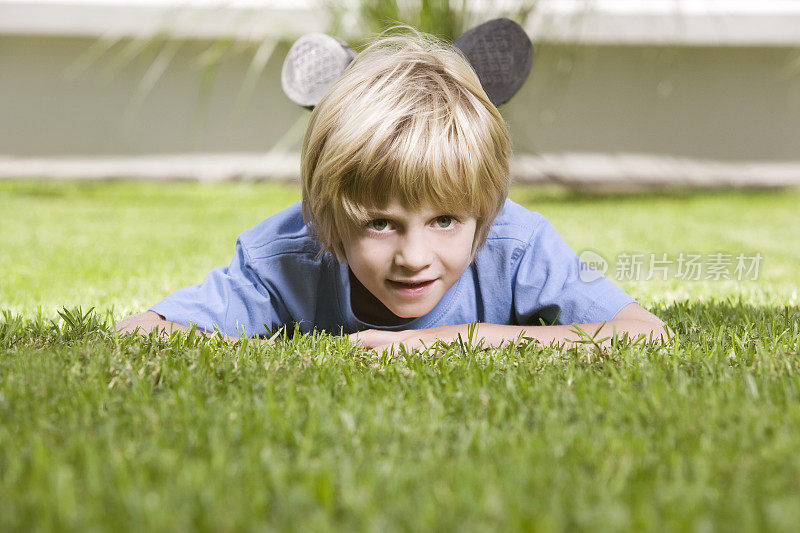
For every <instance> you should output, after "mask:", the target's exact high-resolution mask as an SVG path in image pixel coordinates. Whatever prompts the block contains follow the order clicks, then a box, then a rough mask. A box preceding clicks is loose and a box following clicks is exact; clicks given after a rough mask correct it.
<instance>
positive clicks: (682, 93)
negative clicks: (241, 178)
mask: <svg viewBox="0 0 800 533" xmlns="http://www.w3.org/2000/svg"><path fill="white" fill-rule="evenodd" d="M130 42H131V41H126V42H122V43H119V44H117V45H116V46H115V47H114V48H112V49H111V50H109V51H108V52H106V53H105V54H104V55H103V56H102V57H101V58H100V59H98V60H96V61H94V62H93V63H92V64H91V66H90V67H89V68H87V69H86V70H84V71H83V72H81V73H80V74H77V75H75V74H74V72H73V71H74V67H75V66H76V64H80V62H81V61H82V60H85V59H86V58H87V57H88V55H87V54H89V53H90V51H91V50H92V47H93V46H95V47H96V46H97V43H98V41H97V39H95V38H81V37H46V36H24V35H17V36H11V35H0V124H2V127H0V175H5V176H9V175H14V174H16V175H46V174H48V173H49V174H53V175H56V174H58V173H59V172H62V171H63V168H64V165H63V164H61V163H59V161H61V162H62V163H63V161H64V160H65V159H72V160H75V159H80V160H81V161H84V162H85V163H86V164H87V165H90V166H91V164H92V162H93V161H94V162H96V161H106V162H108V159H109V158H117V159H118V160H120V161H123V163H122V166H121V167H120V166H117V167H113V166H112V167H108V166H106V167H105V168H106V170H105V171H104V172H105V173H106V174H109V175H116V174H120V173H124V170H120V169H125V168H133V167H132V166H127V167H126V166H125V163H124V161H125V158H131V157H133V158H141V157H144V158H151V159H150V160H151V162H152V163H153V164H152V165H151V166H150V167H149V168H150V171H149V172H151V173H154V174H155V175H154V176H151V177H158V176H157V174H158V173H159V170H158V169H159V168H163V169H164V174H165V175H172V176H173V177H174V172H173V173H172V174H170V173H171V172H172V171H170V170H169V168H168V167H169V164H164V165H161V166H160V167H159V164H158V159H157V157H158V156H159V155H165V154H167V155H175V154H190V155H191V154H195V155H196V156H202V155H205V156H214V157H220V158H222V159H224V160H225V161H227V166H225V165H222V166H221V167H220V169H223V170H220V172H221V174H225V173H226V172H228V173H233V174H236V173H237V172H239V173H241V172H242V171H241V168H246V169H249V170H246V171H244V173H245V174H248V175H253V176H263V175H269V174H270V168H271V166H270V165H271V163H270V162H269V161H271V160H269V158H267V159H264V157H263V156H264V154H265V152H267V151H268V150H269V149H270V147H272V146H273V145H274V144H275V143H276V142H278V141H279V139H281V137H282V136H283V135H284V134H285V133H286V132H287V130H289V129H290V128H291V127H292V125H293V124H297V121H298V120H301V121H302V120H303V119H304V117H305V116H306V115H307V113H306V112H305V111H304V110H301V109H297V108H296V107H294V106H293V105H292V104H291V103H290V102H289V101H288V100H287V99H286V98H285V97H284V96H283V94H282V92H281V90H280V81H279V80H280V76H279V74H280V66H281V62H282V59H283V56H284V55H285V53H286V47H285V46H282V47H281V46H279V47H278V48H277V49H276V50H275V52H274V53H273V55H272V57H271V58H270V60H269V62H268V63H267V65H266V68H265V69H264V71H263V73H262V74H261V76H260V77H259V78H258V79H257V83H256V84H255V86H254V91H253V96H252V98H250V99H249V100H247V101H246V102H245V103H244V105H243V106H242V107H241V109H238V110H237V106H236V102H237V98H240V93H241V91H242V87H243V80H244V79H245V77H246V72H247V69H248V66H249V64H250V61H251V59H252V56H253V53H254V51H255V45H252V44H251V45H244V44H240V45H235V46H234V47H232V48H231V49H230V50H229V51H228V52H227V53H226V55H225V56H224V58H223V60H222V61H221V63H220V65H219V70H218V71H217V72H216V74H215V75H214V76H213V81H212V83H211V85H210V92H209V93H208V95H207V96H208V97H207V100H205V101H204V100H203V99H202V98H201V97H200V92H201V87H202V80H203V76H204V71H203V69H202V68H201V67H200V66H199V63H200V62H201V60H202V58H203V54H204V52H205V51H207V50H208V49H209V46H210V44H211V41H197V40H195V41H180V42H177V41H173V46H174V47H175V48H176V52H175V55H174V58H173V59H172V61H171V62H170V63H169V66H168V67H167V68H166V69H165V71H164V75H163V76H162V77H160V78H159V79H158V80H157V82H156V83H155V85H154V86H153V88H152V91H150V92H149V93H148V94H147V95H146V97H144V98H143V99H142V100H141V102H140V103H139V104H138V105H137V104H136V95H137V90H141V89H142V87H144V86H146V82H143V79H146V76H147V71H148V67H150V66H151V65H153V64H154V60H153V54H152V53H150V54H149V55H148V53H144V54H142V55H141V57H138V58H135V59H134V60H133V61H131V62H130V63H129V64H127V65H123V66H122V68H118V70H115V62H118V61H119V60H120V59H121V58H123V57H124V53H125V52H124V49H125V46H126V43H127V44H130ZM798 58H800V50H799V49H792V48H787V47H763V48H758V47H730V46H729V47H688V46H660V47H657V46H633V45H632V46H618V45H617V46H612V45H608V46H598V45H586V46H577V45H555V44H545V45H540V46H538V47H537V52H536V56H535V58H534V67H533V71H532V74H531V77H530V79H529V80H528V82H527V84H526V86H525V87H524V88H523V90H522V91H521V92H520V93H519V94H518V95H517V96H516V97H515V99H514V100H512V102H510V103H509V104H508V105H507V106H505V107H504V108H503V109H502V111H503V113H504V115H505V116H506V118H507V119H508V121H509V124H510V126H511V129H512V137H513V141H514V145H515V150H516V153H517V154H518V155H519V156H520V157H519V158H518V161H519V162H524V163H525V164H518V165H517V166H516V167H515V168H517V172H518V173H519V174H524V175H525V176H527V177H532V178H537V177H538V178H541V177H542V176H543V175H544V174H552V173H556V174H563V175H564V176H565V179H573V178H574V179H576V180H582V179H583V180H589V181H591V180H593V179H599V180H602V179H603V176H606V177H608V176H618V177H619V179H620V180H622V181H624V180H625V179H634V180H636V179H644V180H645V181H647V176H648V175H650V174H648V172H650V171H648V170H647V168H646V167H647V166H648V165H651V166H652V165H655V166H659V165H660V167H661V169H660V170H658V169H656V170H655V171H654V172H655V173H656V174H658V173H659V172H661V178H659V179H657V180H655V181H659V180H662V181H663V180H668V179H671V178H669V176H670V172H672V174H674V175H675V177H677V178H680V176H681V175H684V174H687V173H689V174H691V173H692V172H700V173H702V172H703V170H702V169H703V168H705V169H706V171H708V168H712V170H713V169H716V170H713V171H712V174H713V173H714V172H716V174H717V175H718V177H719V178H720V179H722V180H723V181H725V180H726V179H728V180H729V181H731V182H737V183H738V182H742V180H743V179H744V180H745V181H747V180H751V181H752V180H753V179H758V176H763V177H765V178H764V179H765V182H769V180H770V179H771V180H772V181H773V182H775V181H776V180H777V181H778V182H780V181H781V180H783V181H784V182H789V183H800V150H799V148H800V66H798V65H800V59H798ZM156 61H158V60H156ZM792 65H794V66H792ZM204 102H205V103H204ZM296 129H297V128H296ZM296 138H297V136H295V139H296ZM297 147H298V144H297V142H289V143H288V144H287V146H285V147H283V148H286V149H288V151H289V152H291V153H294V152H296V150H297ZM119 158H122V159H119ZM153 158H155V159H153ZM237 158H239V159H237ZM248 158H249V159H248ZM254 158H255V159H254ZM190 159H191V158H190ZM202 161H206V160H205V159H197V160H196V164H200V165H203V164H205V163H202ZM237 161H240V162H242V161H249V163H241V164H240V165H239V167H237V164H239V163H237ZM254 161H255V163H254ZM291 161H292V160H291V158H290V162H289V163H287V164H284V174H285V170H286V168H289V169H291V168H293V167H292V165H293V163H292V162H291ZM671 161H677V162H678V163H680V164H678V165H677V166H676V165H672V166H670V165H669V163H670V162H671ZM47 162H51V163H52V164H50V165H49V166H48V165H47V164H45V163H47ZM741 163H745V165H741ZM59 165H60V166H59ZM248 165H249V166H248ZM604 165H605V168H604ZM637 165H638V166H637ZM664 165H667V167H669V168H670V169H672V170H670V171H668V172H666V174H664V172H665V171H664V169H665V168H667V167H665V166H664ZM681 165H683V166H681ZM704 165H705V166H704ZM709 165H711V167H709ZM726 165H727V166H726ZM737 165H738V166H737ZM754 165H755V166H754ZM759 165H761V166H759ZM59 168H61V169H62V170H59ZM109 168H111V170H108V169H109ZM114 168H116V170H114ZM181 168H182V169H183V170H181V172H180V173H183V174H187V175H186V176H183V177H191V174H192V172H193V171H192V170H191V169H192V168H193V167H192V165H191V164H190V165H188V166H185V165H184V166H183V167H181ZM236 168H240V170H239V171H237V170H236ZM598 168H599V169H600V170H599V171H598ZM748 168H749V169H750V170H749V171H748V170H747V169H748ZM754 168H757V169H759V170H758V171H753V169H754ZM15 169H16V170H15ZM231 169H233V170H231ZM698 169H700V170H698ZM726 169H727V170H726ZM737 169H738V170H737ZM73 170H74V167H73ZM95 170H96V169H95ZM173 170H174V169H173ZM78 172H80V170H78ZM737 172H739V174H740V175H739V176H738V177H736V176H733V174H736V173H737ZM741 172H744V174H741ZM62 173H63V172H62ZM102 173H103V172H101V174H102ZM770 173H772V174H774V175H772V176H771V177H770ZM86 174H87V175H90V174H92V170H91V169H89V170H87V171H86ZM130 174H136V172H135V171H131V172H130ZM651 174H652V173H651ZM726 175H731V176H729V178H726V177H725V176H726ZM742 176H744V178H743V177H742ZM219 177H225V176H224V175H220V176H219ZM745 178H746V179H745ZM737 180H738V181H737ZM612 181H613V180H612ZM700 181H701V182H702V180H700Z"/></svg>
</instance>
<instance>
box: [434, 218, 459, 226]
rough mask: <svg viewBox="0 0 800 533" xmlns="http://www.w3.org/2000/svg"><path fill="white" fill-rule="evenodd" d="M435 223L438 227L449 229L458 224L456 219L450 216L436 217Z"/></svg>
mask: <svg viewBox="0 0 800 533" xmlns="http://www.w3.org/2000/svg"><path fill="white" fill-rule="evenodd" d="M435 223H436V227H438V228H442V229H447V228H449V227H452V226H453V225H454V224H455V223H456V219H455V218H454V217H451V216H450V215H442V216H439V217H436V221H435Z"/></svg>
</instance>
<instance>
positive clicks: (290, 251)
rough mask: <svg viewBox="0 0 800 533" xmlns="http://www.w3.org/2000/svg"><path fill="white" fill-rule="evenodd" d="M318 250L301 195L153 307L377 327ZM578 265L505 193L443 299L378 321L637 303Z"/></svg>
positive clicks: (550, 319) (184, 315) (272, 321)
mask: <svg viewBox="0 0 800 533" xmlns="http://www.w3.org/2000/svg"><path fill="white" fill-rule="evenodd" d="M319 250H320V244H319V242H318V241H317V240H316V239H315V238H314V237H313V236H312V235H311V234H310V233H309V230H308V227H307V226H306V225H305V223H304V222H303V217H302V214H301V210H300V203H297V204H294V205H292V206H291V207H289V208H287V209H285V210H283V211H281V212H280V213H278V214H276V215H274V216H272V217H270V218H268V219H266V220H264V221H263V222H261V223H260V224H258V225H256V226H255V227H253V228H251V229H249V230H247V231H245V232H243V233H242V234H241V235H240V236H239V238H238V240H237V241H236V253H235V255H234V257H233V260H232V261H231V264H230V265H229V266H228V267H220V268H215V269H214V270H212V271H211V272H209V273H208V275H207V276H206V278H205V280H203V282H202V283H201V284H199V285H194V286H192V287H185V288H183V289H180V290H178V291H176V292H174V293H173V294H172V295H170V296H168V297H167V298H165V299H163V300H162V301H160V302H159V303H157V304H156V305H155V306H153V307H152V308H151V310H152V311H155V312H156V313H158V314H160V315H163V316H164V318H166V319H167V320H169V321H171V322H175V323H177V324H182V325H185V326H188V325H189V324H190V323H192V324H196V325H197V327H198V328H202V329H205V330H209V331H212V330H213V329H214V325H215V324H216V325H217V327H218V328H219V329H220V331H221V332H222V333H224V334H226V335H239V332H240V331H244V333H245V334H246V335H248V336H254V335H263V334H266V333H267V332H269V331H274V330H276V329H278V328H281V327H284V326H288V327H290V328H294V325H295V324H297V325H298V326H299V329H300V331H301V332H304V333H305V332H309V331H312V330H314V329H317V330H324V331H328V332H330V333H334V334H339V333H345V334H347V333H353V332H356V331H361V330H363V329H369V328H375V327H377V326H374V325H371V324H367V323H364V322H362V321H360V320H358V319H357V318H356V317H355V315H354V314H353V311H352V309H351V307H350V279H349V275H348V267H347V265H346V264H344V263H340V262H338V261H337V260H336V259H335V258H334V257H333V256H332V255H331V254H330V253H326V254H324V255H322V256H320V255H319ZM580 268H581V263H580V260H579V259H578V257H577V256H576V255H575V253H574V252H573V251H572V250H571V249H570V248H569V246H568V245H567V244H566V243H565V242H564V240H563V239H562V238H561V236H560V235H559V234H558V233H557V232H556V230H555V229H554V228H553V226H552V225H551V224H550V223H549V222H548V221H547V219H545V218H544V217H543V216H542V215H540V214H539V213H535V212H531V211H529V210H528V209H525V208H524V207H522V206H520V205H518V204H516V203H514V202H512V201H510V200H507V201H506V203H505V205H504V206H503V209H502V210H501V211H500V213H499V214H498V216H497V218H496V219H495V221H494V223H493V224H492V226H491V228H490V230H489V235H488V237H487V239H486V243H485V244H484V246H483V247H481V249H480V250H478V252H477V253H476V254H475V259H474V260H473V262H472V263H471V264H470V266H469V267H467V269H466V270H465V271H464V273H463V274H462V275H461V277H460V278H459V279H458V281H457V282H456V283H455V284H454V285H453V286H452V287H451V288H450V290H448V291H447V292H446V293H445V295H444V296H443V297H442V299H441V300H440V301H439V303H438V304H437V305H436V307H434V308H433V310H431V311H430V312H429V313H428V314H426V315H424V316H421V317H418V318H415V319H413V320H411V321H410V322H407V323H405V324H403V325H400V326H380V329H385V330H401V329H422V328H432V327H436V326H445V325H455V324H468V323H471V322H486V323H492V324H513V325H539V324H541V323H542V322H543V323H545V324H573V323H575V324H584V323H592V322H603V321H608V320H611V319H612V318H614V316H615V315H616V314H617V312H619V310H620V309H622V308H623V307H624V306H625V305H627V304H629V303H631V302H633V301H634V299H633V298H631V297H630V296H628V295H627V294H626V293H625V292H624V291H622V290H621V289H620V288H618V287H617V286H616V285H614V283H612V282H611V281H610V280H608V279H607V278H605V277H603V276H599V274H598V276H599V277H597V279H594V280H593V281H590V282H585V281H582V280H581V278H580V275H579V274H580ZM592 277H595V276H592Z"/></svg>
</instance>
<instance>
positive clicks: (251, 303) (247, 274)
mask: <svg viewBox="0 0 800 533" xmlns="http://www.w3.org/2000/svg"><path fill="white" fill-rule="evenodd" d="M150 310H151V311H155V312H156V313H158V314H160V315H162V316H164V318H165V319H167V320H169V321H170V322H175V323H176V324H181V325H183V326H189V325H191V324H196V325H197V327H198V328H201V329H204V330H206V331H213V330H214V326H215V325H216V326H217V327H218V328H219V329H220V331H221V332H222V333H223V334H225V335H232V336H238V335H239V333H240V332H241V331H243V332H244V334H245V335H247V336H255V335H262V334H264V333H266V332H267V331H269V330H272V329H274V328H276V327H278V326H280V324H278V323H276V322H277V321H276V314H277V313H276V310H275V309H274V308H273V302H272V298H271V296H270V294H269V291H268V290H267V288H266V286H265V285H264V284H263V282H262V281H261V280H260V279H259V277H258V276H257V275H256V274H255V272H254V271H253V269H252V268H251V267H250V266H249V264H248V261H247V258H246V254H245V251H244V249H243V246H242V243H241V240H237V242H236V252H235V255H234V257H233V260H232V261H231V264H230V265H229V266H227V267H220V268H215V269H213V270H212V271H211V272H209V273H208V274H207V275H206V277H205V279H204V280H203V282H202V283H200V284H199V285H194V286H191V287H185V288H183V289H180V290H178V291H176V292H174V293H172V294H171V295H170V296H167V297H166V298H164V299H163V300H161V301H160V302H158V303H157V304H156V305H154V306H153V307H151V308H150Z"/></svg>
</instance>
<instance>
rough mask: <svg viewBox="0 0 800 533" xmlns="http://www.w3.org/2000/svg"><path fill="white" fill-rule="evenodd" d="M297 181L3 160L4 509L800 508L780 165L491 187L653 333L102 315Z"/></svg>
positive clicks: (40, 516) (662, 512)
mask: <svg viewBox="0 0 800 533" xmlns="http://www.w3.org/2000/svg"><path fill="white" fill-rule="evenodd" d="M298 198H299V191H298V190H297V188H296V187H293V186H288V185H277V184H252V183H227V184H215V185H211V184H200V183H191V184H176V183H159V184H149V183H125V182H117V183H98V182H93V183H76V182H35V181H5V182H0V209H1V210H2V213H3V216H2V217H0V250H2V254H0V271H1V272H2V276H1V277H0V309H2V310H4V312H3V316H2V318H0V530H2V531H11V530H17V531H22V530H66V531H69V530H81V531H82V530H148V531H150V530H160V531H167V530H170V531H171V530H190V529H199V530H215V531H227V530H254V529H259V530H261V529H281V530H297V531H299V530H314V531H326V530H351V529H355V530H381V531H394V530H485V529H497V530H542V531H564V530H575V529H582V530H592V531H594V530H620V529H636V530H642V529H647V530H664V529H672V530H698V529H718V530H749V531H756V530H758V531H761V530H765V529H766V530H774V531H791V530H794V529H795V528H796V526H797V523H798V521H800V459H798V454H797V450H798V449H800V359H799V358H798V352H800V326H799V324H800V309H798V287H799V286H800V283H799V281H800V274H798V272H797V265H798V264H800V248H799V247H798V246H797V244H798V242H797V232H796V222H797V218H796V217H797V215H796V206H797V205H798V200H800V192H798V191H771V192H753V193H747V194H745V193H742V192H724V191H717V192H714V193H708V192H693V193H675V194H666V195H660V196H659V195H634V196H626V197H622V196H596V197H586V196H575V195H573V194H570V193H566V192H564V191H561V190H548V189H532V188H516V189H514V190H513V192H512V198H514V199H515V200H517V201H519V202H522V203H523V204H525V205H526V206H528V207H530V208H533V209H536V210H538V211H540V212H542V213H543V214H545V215H546V216H547V217H548V218H549V219H550V220H551V221H552V222H553V224H554V225H555V226H556V228H557V229H558V230H559V231H560V232H561V234H562V235H563V236H564V238H565V239H566V240H567V242H568V243H570V245H571V246H572V247H573V248H574V249H575V250H576V251H582V250H590V251H592V252H593V253H594V254H596V255H597V256H600V257H602V258H604V259H605V260H607V261H608V272H607V274H608V275H609V277H612V278H613V279H616V280H617V282H618V283H619V284H620V285H621V286H622V287H624V288H625V289H626V290H627V291H629V292H630V293H631V294H632V295H633V296H635V297H636V298H638V299H639V300H640V301H641V302H642V303H643V304H644V305H645V306H647V307H649V308H651V309H652V310H653V311H654V312H656V313H657V314H658V315H659V316H661V317H662V318H663V319H665V320H666V321H667V322H668V323H669V324H670V325H671V326H672V327H673V328H674V330H675V331H676V333H677V340H676V342H675V343H674V344H672V345H669V346H661V347H657V346H648V345H643V344H641V343H630V342H619V343H616V344H615V345H614V346H613V347H612V348H611V349H608V350H605V351H598V350H596V349H594V348H592V347H591V345H587V346H586V347H582V348H576V349H571V350H568V351H564V352H560V351H557V350H554V349H551V348H543V347H540V346H536V345H527V346H523V347H520V348H517V349H512V348H506V349H497V350H490V351H486V350H481V349H480V347H479V346H475V345H472V344H470V343H465V344H460V345H458V344H454V345H451V346H449V347H441V348H439V349H438V350H437V351H436V352H435V353H434V352H429V353H415V354H407V355H406V356H405V357H404V358H401V359H400V360H398V361H390V360H388V359H386V358H385V357H381V356H378V355H376V354H374V353H371V352H368V351H364V350H360V349H355V348H353V347H352V346H350V345H348V343H346V342H344V340H343V339H340V338H336V337H330V336H325V335H309V336H299V335H298V336H294V337H293V338H281V339H278V341H277V343H276V344H275V345H274V346H270V347H262V346H258V345H255V344H248V343H245V342H238V343H232V342H229V341H224V340H221V339H209V340H203V339H199V338H195V337H192V336H188V337H187V336H183V335H173V336H171V337H170V338H157V337H155V336H152V337H149V338H137V337H119V336H117V335H114V334H113V333H111V332H110V330H109V327H110V325H111V324H112V323H113V321H114V320H115V319H118V318H119V317H121V316H122V315H124V314H127V313H130V312H133V311H139V310H142V309H144V308H146V307H147V306H148V305H149V304H151V303H153V302H155V301H156V300H158V299H159V298H161V297H163V296H165V295H167V294H168V293H170V292H171V291H172V290H174V289H176V288H179V287H181V286H184V285H187V284H193V283H197V282H199V281H200V280H201V279H202V277H203V275H204V274H205V273H206V272H207V271H208V270H209V269H210V268H213V267H215V266H219V265H223V264H226V263H227V262H228V261H229V258H230V254H231V252H232V250H233V245H234V240H235V238H236V235H237V234H238V233H239V232H240V231H242V230H244V229H246V228H247V227H250V226H251V225H253V224H255V223H257V222H258V221H260V220H261V219H263V218H265V217H267V216H269V215H270V214H272V213H274V212H275V211H277V210H279V209H281V208H283V207H285V206H286V205H288V204H289V203H290V202H293V201H296V200H297V199H298ZM651 254H654V255H652V256H651ZM690 255H691V256H697V257H699V259H698V260H697V262H699V263H700V265H701V270H700V271H699V273H697V274H698V275H697V278H698V279H695V272H693V271H692V272H689V271H688V270H687V263H686V261H687V258H688V257H689V256H690ZM737 256H741V257H745V258H754V257H761V259H760V260H759V262H758V265H757V266H758V268H757V272H756V271H754V270H753V269H752V268H749V269H748V270H747V271H738V272H737V270H736V261H737V260H736V258H737ZM680 258H683V262H682V263H680V262H681V259H680ZM656 260H658V261H660V262H659V263H658V267H659V268H660V269H661V270H654V271H651V268H652V267H653V266H654V264H653V261H656ZM726 261H727V262H726ZM637 262H638V263H640V264H641V272H638V273H637V272H636V269H635V268H634V265H636V264H638V263H637ZM678 263H680V267H679V264H678ZM715 265H716V266H715ZM749 266H750V267H752V266H753V265H752V261H751V263H750V264H749ZM723 267H727V268H723ZM680 268H683V271H681V270H680ZM740 274H741V276H740ZM648 277H649V279H647V278H648ZM77 308H81V310H80V311H79V310H78V309H77ZM90 308H94V311H91V312H88V310H89V309H90Z"/></svg>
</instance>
